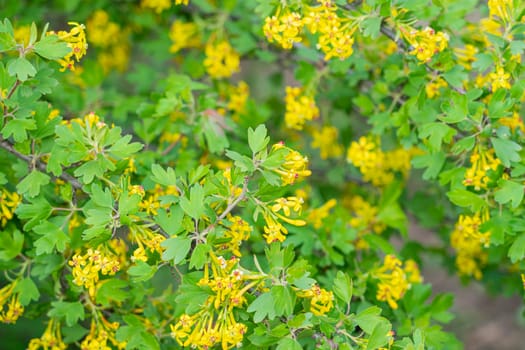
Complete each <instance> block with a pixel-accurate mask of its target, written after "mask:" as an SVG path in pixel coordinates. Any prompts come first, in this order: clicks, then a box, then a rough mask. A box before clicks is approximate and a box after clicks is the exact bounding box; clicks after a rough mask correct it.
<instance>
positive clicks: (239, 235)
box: [218, 214, 253, 257]
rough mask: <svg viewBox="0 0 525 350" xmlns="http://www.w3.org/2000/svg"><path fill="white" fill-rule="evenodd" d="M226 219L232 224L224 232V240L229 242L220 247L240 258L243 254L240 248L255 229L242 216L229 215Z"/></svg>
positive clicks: (221, 244)
mask: <svg viewBox="0 0 525 350" xmlns="http://www.w3.org/2000/svg"><path fill="white" fill-rule="evenodd" d="M226 219H227V220H228V222H229V223H230V225H229V226H228V228H227V230H226V231H225V232H224V238H225V239H226V240H227V242H224V243H220V244H219V245H218V246H219V248H220V249H222V250H228V251H230V252H231V253H232V254H233V255H235V256H238V257H240V256H241V255H242V254H241V252H240V250H239V248H240V246H241V244H242V242H244V241H246V240H248V238H250V233H251V232H252V230H253V229H252V227H251V226H250V225H249V224H248V223H247V222H246V221H244V220H243V219H242V218H241V217H240V216H232V215H230V214H228V215H227V216H226Z"/></svg>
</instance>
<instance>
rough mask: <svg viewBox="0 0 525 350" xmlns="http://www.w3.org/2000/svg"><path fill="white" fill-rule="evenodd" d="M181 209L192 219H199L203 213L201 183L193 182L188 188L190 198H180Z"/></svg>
mask: <svg viewBox="0 0 525 350" xmlns="http://www.w3.org/2000/svg"><path fill="white" fill-rule="evenodd" d="M179 203H180V206H181V207H182V210H184V212H185V213H186V214H188V215H189V216H191V217H192V218H194V219H199V218H200V217H201V216H202V215H203V214H204V209H205V207H204V189H203V188H202V186H201V185H199V184H195V185H193V186H192V187H191V189H190V199H189V200H188V199H187V198H186V197H181V198H180V202H179Z"/></svg>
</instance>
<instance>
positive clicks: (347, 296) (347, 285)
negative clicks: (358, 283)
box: [332, 271, 353, 304]
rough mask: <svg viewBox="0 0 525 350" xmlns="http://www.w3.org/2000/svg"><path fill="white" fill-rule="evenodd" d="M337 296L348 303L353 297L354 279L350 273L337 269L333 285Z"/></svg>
mask: <svg viewBox="0 0 525 350" xmlns="http://www.w3.org/2000/svg"><path fill="white" fill-rule="evenodd" d="M332 290H333V291H334V293H335V295H336V297H338V298H339V299H341V300H342V301H343V302H344V303H345V304H348V303H349V302H350V300H351V299H352V290H353V286H352V280H351V279H350V277H349V276H348V274H346V273H344V272H343V271H337V275H336V277H335V279H334V286H333V287H332Z"/></svg>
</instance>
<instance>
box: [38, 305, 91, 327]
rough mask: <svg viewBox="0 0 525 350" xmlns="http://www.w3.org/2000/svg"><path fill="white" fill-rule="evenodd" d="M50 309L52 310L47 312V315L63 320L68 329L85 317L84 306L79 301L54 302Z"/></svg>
mask: <svg viewBox="0 0 525 350" xmlns="http://www.w3.org/2000/svg"><path fill="white" fill-rule="evenodd" d="M51 307H52V309H51V310H49V312H48V313H47V315H48V316H49V317H53V318H57V319H65V320H66V324H67V325H68V326H69V327H71V326H73V325H74V324H76V323H77V322H78V321H79V320H83V319H84V317H85V315H84V305H82V303H81V302H79V301H74V302H67V301H54V302H52V303H51Z"/></svg>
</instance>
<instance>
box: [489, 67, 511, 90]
mask: <svg viewBox="0 0 525 350" xmlns="http://www.w3.org/2000/svg"><path fill="white" fill-rule="evenodd" d="M489 78H490V80H491V83H492V91H497V90H498V89H510V82H509V80H510V74H509V73H506V72H505V70H504V69H503V67H501V66H498V67H496V71H495V72H494V73H490V74H489Z"/></svg>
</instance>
